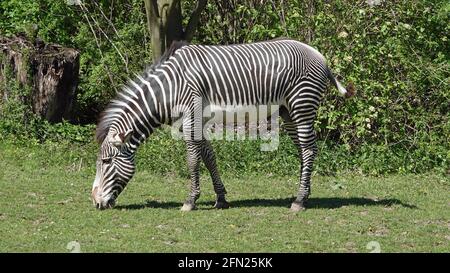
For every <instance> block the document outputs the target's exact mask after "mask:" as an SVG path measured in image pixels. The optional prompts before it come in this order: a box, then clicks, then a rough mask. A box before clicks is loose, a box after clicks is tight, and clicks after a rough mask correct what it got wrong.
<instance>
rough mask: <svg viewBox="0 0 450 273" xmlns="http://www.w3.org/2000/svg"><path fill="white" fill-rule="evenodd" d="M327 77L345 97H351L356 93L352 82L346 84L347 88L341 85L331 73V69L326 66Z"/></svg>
mask: <svg viewBox="0 0 450 273" xmlns="http://www.w3.org/2000/svg"><path fill="white" fill-rule="evenodd" d="M328 78H329V79H330V81H331V83H332V84H333V85H334V87H336V88H337V90H338V91H339V93H340V94H341V95H343V96H344V97H346V98H350V97H353V96H354V95H355V94H356V90H355V86H354V85H353V83H352V82H350V83H349V84H348V85H347V88H345V87H344V86H342V84H341V83H340V82H339V81H338V80H337V79H336V78H335V77H334V75H333V73H332V72H331V69H330V68H328Z"/></svg>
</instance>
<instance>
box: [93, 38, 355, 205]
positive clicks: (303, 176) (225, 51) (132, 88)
mask: <svg viewBox="0 0 450 273" xmlns="http://www.w3.org/2000/svg"><path fill="white" fill-rule="evenodd" d="M169 51H170V52H169V53H168V54H166V55H165V56H164V57H163V58H162V60H161V62H160V63H158V64H156V65H153V66H152V67H150V68H148V69H147V70H146V71H144V73H142V74H141V75H136V79H135V80H130V81H129V83H128V84H126V85H125V86H124V87H123V89H122V90H121V92H119V93H118V96H117V98H116V99H114V100H113V101H112V102H111V103H110V104H109V105H108V106H107V107H106V109H105V110H104V112H103V113H102V114H101V116H100V118H99V122H98V124H97V129H96V138H97V141H98V142H99V144H100V151H99V153H98V157H97V161H96V167H97V172H96V177H95V180H94V183H93V186H92V194H91V197H92V200H93V203H94V205H95V206H96V207H97V208H99V209H104V208H111V207H113V206H114V205H115V201H116V199H117V197H118V195H119V194H120V193H121V192H122V191H123V189H124V188H125V186H126V185H127V183H128V182H129V181H130V179H131V178H132V176H133V174H134V172H135V153H136V150H137V149H138V147H139V145H140V144H141V143H142V142H144V140H145V139H147V138H148V137H149V136H150V135H151V134H152V133H153V132H154V131H155V130H156V129H157V128H159V127H161V126H162V125H172V124H173V123H174V122H175V121H177V120H178V121H179V120H180V118H181V119H182V121H181V122H182V129H183V130H182V131H183V135H184V140H185V142H186V148H187V165H188V168H189V173H190V180H191V187H190V192H189V195H188V198H187V200H186V201H185V202H184V204H183V206H182V208H181V210H182V211H190V210H193V209H195V208H196V205H195V203H196V201H197V199H198V198H199V197H200V184H199V176H200V174H199V166H200V162H201V161H203V162H204V164H205V165H206V168H207V170H208V171H209V173H210V176H211V179H212V184H213V188H214V191H215V194H216V202H215V204H214V207H215V208H217V209H225V208H228V207H229V206H230V205H229V203H228V202H227V200H226V198H225V196H226V194H227V191H226V189H225V186H224V184H223V182H222V180H221V177H220V174H219V171H218V169H217V164H216V159H215V153H214V151H213V148H212V146H211V144H210V142H209V141H208V140H206V139H205V138H204V136H202V137H200V138H195V137H193V136H194V135H195V131H196V127H198V126H195V120H194V117H195V114H196V113H198V112H199V111H202V109H204V107H206V106H208V105H209V106H211V105H213V106H216V107H219V108H220V107H222V108H225V107H226V106H230V105H231V106H248V105H264V104H266V105H267V104H277V105H279V113H280V116H281V117H282V119H283V120H284V126H285V130H286V131H287V133H288V135H289V136H290V138H291V139H292V141H293V142H294V143H295V145H296V147H297V149H298V153H299V159H300V162H301V164H300V185H299V189H298V193H297V197H296V198H295V200H294V201H293V202H292V204H291V210H292V211H295V212H297V211H301V210H304V209H305V208H306V205H307V200H308V197H309V195H310V181H311V172H312V168H313V162H314V160H315V158H316V155H317V150H318V149H317V145H316V135H315V132H314V128H313V123H314V120H315V118H316V113H317V110H318V108H319V104H320V102H321V100H322V98H323V95H324V91H325V90H326V86H327V84H328V81H330V82H331V83H332V85H333V86H335V87H336V88H337V90H338V91H339V93H340V94H341V95H343V96H345V97H351V96H353V95H354V94H355V90H354V86H353V84H352V83H350V84H349V85H348V86H347V88H344V87H343V86H342V84H341V83H340V82H339V81H338V80H337V79H336V78H335V77H334V75H333V73H332V72H331V70H330V68H329V67H328V65H327V62H326V60H325V58H324V57H323V55H322V54H321V53H319V52H318V51H317V50H316V49H314V48H313V47H311V46H309V45H307V44H304V43H301V42H299V41H296V40H293V39H287V38H280V39H275V40H269V41H262V42H255V43H249V44H233V45H223V46H220V45H192V44H190V45H188V44H186V43H178V44H175V45H172V47H171V48H170V49H169ZM181 112H183V113H185V114H184V115H183V116H182V117H180V113H181ZM197 129H198V128H197Z"/></svg>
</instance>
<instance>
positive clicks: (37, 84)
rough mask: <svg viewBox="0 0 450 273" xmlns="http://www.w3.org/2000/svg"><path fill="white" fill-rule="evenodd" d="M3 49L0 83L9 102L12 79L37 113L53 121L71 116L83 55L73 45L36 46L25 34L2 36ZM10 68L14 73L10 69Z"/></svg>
mask: <svg viewBox="0 0 450 273" xmlns="http://www.w3.org/2000/svg"><path fill="white" fill-rule="evenodd" d="M0 46H1V50H2V55H1V64H0V86H1V87H2V88H1V90H0V91H1V92H2V94H1V95H2V97H3V100H4V101H8V99H9V98H8V97H9V93H10V92H11V90H9V84H8V82H9V81H10V80H15V81H17V82H18V83H19V88H20V89H29V90H30V92H29V93H28V94H21V100H22V102H23V103H27V104H31V107H32V110H33V112H34V113H35V114H38V115H39V116H41V117H43V118H45V119H47V120H48V121H50V122H58V121H61V120H62V119H63V118H64V119H70V118H71V115H72V106H73V101H74V98H75V95H76V93H75V92H76V88H77V84H78V72H79V66H80V58H79V57H80V54H79V52H78V51H76V50H75V49H72V48H64V47H62V46H60V45H55V44H44V43H43V42H42V41H39V40H38V41H37V42H36V43H35V44H34V45H33V44H32V43H31V42H29V41H27V40H26V39H25V38H23V37H16V38H2V37H0ZM8 71H10V72H8Z"/></svg>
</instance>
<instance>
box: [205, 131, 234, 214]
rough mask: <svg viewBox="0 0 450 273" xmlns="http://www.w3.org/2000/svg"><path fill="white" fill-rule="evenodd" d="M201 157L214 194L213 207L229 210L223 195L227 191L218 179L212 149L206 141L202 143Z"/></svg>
mask: <svg viewBox="0 0 450 273" xmlns="http://www.w3.org/2000/svg"><path fill="white" fill-rule="evenodd" d="M201 156H202V159H203V162H204V163H205V166H206V168H207V169H208V171H209V173H210V175H211V179H212V183H213V187H214V192H215V193H216V203H215V205H214V207H215V208H216V209H227V208H229V207H230V204H228V202H227V200H226V199H225V194H227V190H226V189H225V186H224V185H223V183H222V180H221V179H220V175H219V171H218V170H217V164H216V156H215V154H214V150H213V149H212V147H211V144H210V143H209V141H207V140H205V141H204V143H203V147H202V151H201Z"/></svg>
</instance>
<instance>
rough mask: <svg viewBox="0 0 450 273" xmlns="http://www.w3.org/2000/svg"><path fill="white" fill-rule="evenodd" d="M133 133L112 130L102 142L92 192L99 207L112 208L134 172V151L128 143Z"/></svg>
mask: <svg viewBox="0 0 450 273" xmlns="http://www.w3.org/2000/svg"><path fill="white" fill-rule="evenodd" d="M131 135H132V130H128V131H126V132H125V133H117V132H111V133H109V134H108V135H107V136H106V137H105V139H104V140H103V142H102V144H101V147H100V152H99V154H98V157H97V163H96V165H97V173H96V176H95V180H94V184H93V186H92V194H91V197H92V202H93V203H94V205H95V207H96V208H98V209H105V208H112V207H113V206H114V205H115V202H116V198H117V196H119V194H120V193H121V192H122V190H123V189H124V188H125V186H126V185H127V183H128V181H130V179H131V177H132V176H133V174H134V171H135V163H134V152H133V151H132V150H131V149H130V148H129V145H127V143H128V141H129V139H130V137H131Z"/></svg>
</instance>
